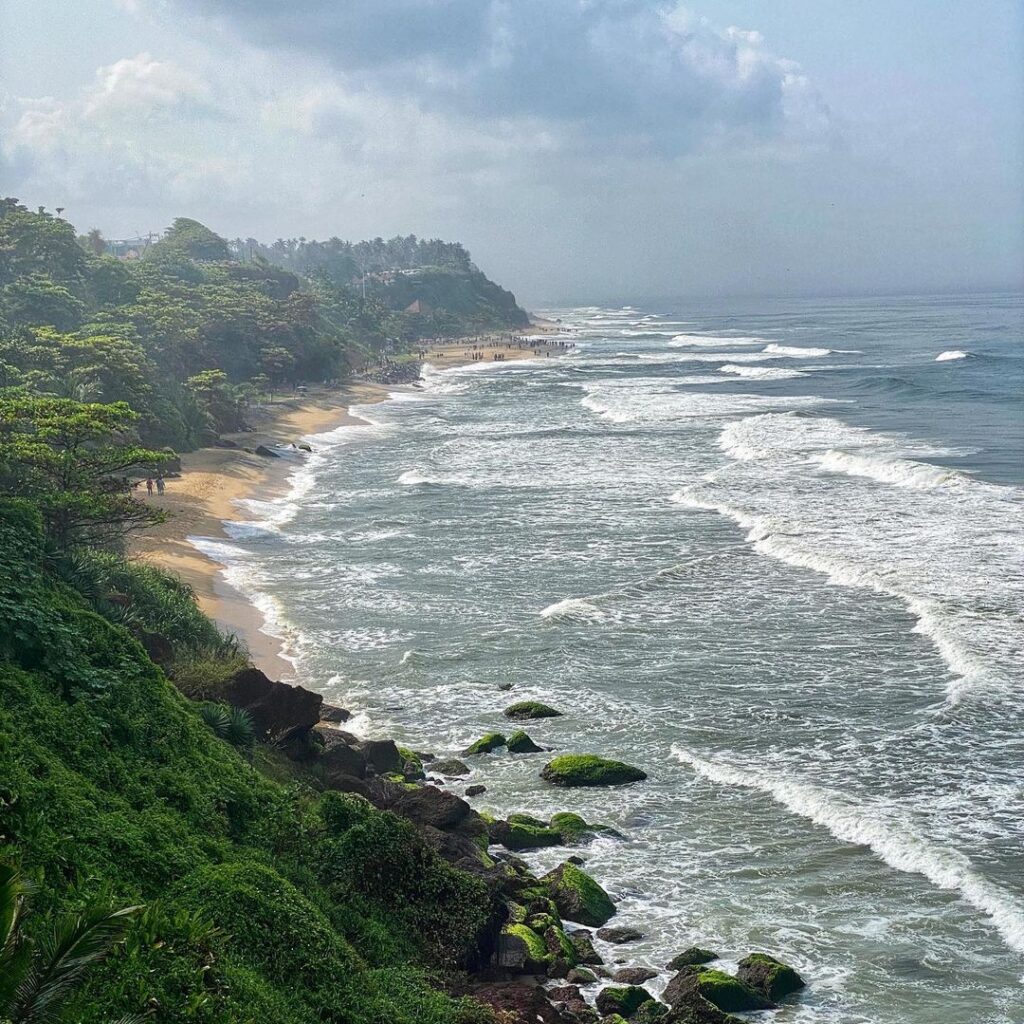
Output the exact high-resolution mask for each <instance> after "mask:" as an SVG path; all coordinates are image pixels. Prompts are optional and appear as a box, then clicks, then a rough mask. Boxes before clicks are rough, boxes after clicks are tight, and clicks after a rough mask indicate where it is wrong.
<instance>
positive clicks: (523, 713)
mask: <svg viewBox="0 0 1024 1024" xmlns="http://www.w3.org/2000/svg"><path fill="white" fill-rule="evenodd" d="M503 714H504V715H505V717H506V718H511V719H513V720H515V721H520V722H521V721H528V720H530V719H533V718H561V716H562V712H561V711H556V710H555V709H554V708H553V707H551V706H550V705H548V704H543V703H541V702H540V701H539V700H521V701H519V703H517V704H510V705H509V706H508V707H507V708H505V711H504V712H503Z"/></svg>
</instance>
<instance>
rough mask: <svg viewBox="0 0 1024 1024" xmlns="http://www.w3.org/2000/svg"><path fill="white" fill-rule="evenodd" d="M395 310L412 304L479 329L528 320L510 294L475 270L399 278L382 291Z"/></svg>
mask: <svg viewBox="0 0 1024 1024" xmlns="http://www.w3.org/2000/svg"><path fill="white" fill-rule="evenodd" d="M384 297H385V300H386V301H387V303H388V305H389V306H390V307H391V308H392V309H395V310H403V309H406V308H408V307H409V306H410V305H412V304H413V303H414V302H419V303H421V304H423V303H425V304H426V305H427V306H428V307H429V308H430V309H433V310H444V311H445V312H447V313H451V314H453V315H455V316H457V317H459V318H460V319H466V320H469V321H470V322H472V323H475V324H477V325H478V326H479V327H480V328H481V329H493V328H506V329H509V328H518V327H526V326H527V325H528V324H529V322H530V319H529V317H528V316H527V313H526V310H524V309H522V308H521V307H520V306H519V305H518V304H517V303H516V297H515V296H514V295H513V294H512V292H510V291H508V290H507V289H505V288H502V287H501V286H500V285H498V284H495V282H494V281H492V280H490V279H489V278H488V277H486V276H485V275H484V274H482V273H481V272H480V271H479V270H469V271H453V270H444V269H432V268H427V269H424V270H419V271H417V272H416V273H414V274H403V275H400V276H398V277H396V278H395V280H394V281H392V282H391V283H389V284H388V285H387V286H386V287H385V290H384Z"/></svg>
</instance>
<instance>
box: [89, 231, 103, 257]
mask: <svg viewBox="0 0 1024 1024" xmlns="http://www.w3.org/2000/svg"><path fill="white" fill-rule="evenodd" d="M85 247H86V249H88V250H89V252H91V253H92V254H93V255H94V256H102V255H103V254H104V253H105V252H106V251H107V243H106V241H105V239H104V238H103V232H102V231H100V229H99V228H90V229H89V233H88V234H87V235H86V236H85Z"/></svg>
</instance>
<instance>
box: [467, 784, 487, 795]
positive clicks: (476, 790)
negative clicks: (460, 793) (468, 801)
mask: <svg viewBox="0 0 1024 1024" xmlns="http://www.w3.org/2000/svg"><path fill="white" fill-rule="evenodd" d="M486 792H487V787H486V786H481V785H479V784H478V785H476V786H467V787H466V796H479V795H480V794H481V793H486Z"/></svg>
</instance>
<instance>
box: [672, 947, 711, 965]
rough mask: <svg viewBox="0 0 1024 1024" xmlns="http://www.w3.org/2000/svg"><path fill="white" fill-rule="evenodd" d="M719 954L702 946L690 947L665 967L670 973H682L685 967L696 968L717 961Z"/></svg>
mask: <svg viewBox="0 0 1024 1024" xmlns="http://www.w3.org/2000/svg"><path fill="white" fill-rule="evenodd" d="M717 959H718V954H717V953H712V952H711V950H710V949H702V948H701V947H700V946H690V948H689V949H684V950H683V951H682V953H677V954H676V955H675V956H674V957H672V959H671V960H669V962H668V963H667V964H666V965H665V966H666V967H667V968H668V969H669V970H670V971H681V970H682V969H683V968H684V967H694V966H698V965H700V964H709V963H711V961H712V960H717Z"/></svg>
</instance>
